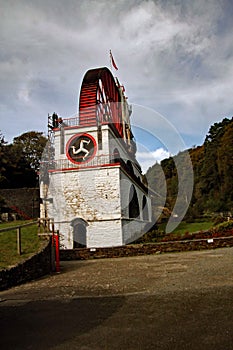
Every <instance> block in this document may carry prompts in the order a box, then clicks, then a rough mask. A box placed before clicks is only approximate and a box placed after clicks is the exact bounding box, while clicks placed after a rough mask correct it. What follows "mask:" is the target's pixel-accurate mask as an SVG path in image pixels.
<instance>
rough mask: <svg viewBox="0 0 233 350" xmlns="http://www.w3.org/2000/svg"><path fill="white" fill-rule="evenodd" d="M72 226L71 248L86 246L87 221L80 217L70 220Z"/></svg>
mask: <svg viewBox="0 0 233 350" xmlns="http://www.w3.org/2000/svg"><path fill="white" fill-rule="evenodd" d="M71 226H72V227H73V248H84V247H86V246H87V226H88V224H87V222H86V221H85V220H83V219H81V218H77V219H74V220H72V221H71Z"/></svg>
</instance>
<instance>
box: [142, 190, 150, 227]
mask: <svg viewBox="0 0 233 350" xmlns="http://www.w3.org/2000/svg"><path fill="white" fill-rule="evenodd" d="M142 216H143V220H145V221H149V210H148V203H147V199H146V196H143V199H142Z"/></svg>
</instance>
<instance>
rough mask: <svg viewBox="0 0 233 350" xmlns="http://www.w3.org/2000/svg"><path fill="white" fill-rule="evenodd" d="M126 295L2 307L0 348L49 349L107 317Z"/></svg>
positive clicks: (0, 308)
mask: <svg viewBox="0 0 233 350" xmlns="http://www.w3.org/2000/svg"><path fill="white" fill-rule="evenodd" d="M123 300H124V298H123V297H116V298H92V299H91V298H82V299H69V300H67V299H66V300H64V301H62V300H56V301H55V300H52V301H50V300H46V301H45V300H44V301H31V302H28V303H25V302H23V303H20V302H18V303H17V304H14V305H5V306H4V304H5V303H4V302H2V303H1V304H2V305H1V306H0V332H1V335H0V349H4V350H8V349H9V350H12V349H17V350H21V349H24V350H25V349H33V350H37V349H49V348H50V347H54V346H56V345H57V344H61V343H63V342H65V341H66V340H68V339H71V338H72V337H75V336H80V335H82V334H83V333H85V332H88V331H90V330H91V329H92V328H94V327H97V326H98V325H100V324H101V323H102V322H103V321H105V320H106V319H108V318H109V317H110V316H111V315H112V314H113V313H114V312H116V310H118V309H119V308H120V307H121V306H122V304H123Z"/></svg>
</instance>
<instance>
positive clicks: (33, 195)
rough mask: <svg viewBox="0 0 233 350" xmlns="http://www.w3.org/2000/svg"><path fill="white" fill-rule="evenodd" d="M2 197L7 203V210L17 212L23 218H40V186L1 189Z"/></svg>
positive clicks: (0, 194)
mask: <svg viewBox="0 0 233 350" xmlns="http://www.w3.org/2000/svg"><path fill="white" fill-rule="evenodd" d="M0 197H2V198H3V199H4V201H5V203H6V211H10V212H13V213H16V214H17V216H18V217H20V218H22V219H32V218H38V217H39V216H40V214H39V208H40V192H39V188H12V189H0ZM9 209H10V210H9ZM3 211H4V208H3Z"/></svg>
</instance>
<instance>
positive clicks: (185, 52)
mask: <svg viewBox="0 0 233 350" xmlns="http://www.w3.org/2000/svg"><path fill="white" fill-rule="evenodd" d="M0 11H1V21H0V41H1V52H0V77H1V86H0V91H1V93H0V122H1V123H0V130H1V132H2V134H3V135H4V136H5V139H6V140H7V141H8V142H11V141H12V139H13V137H15V136H18V135H20V134H22V133H23V132H26V131H30V130H36V131H44V132H46V128H47V115H48V113H53V112H54V111H55V112H57V113H58V114H59V115H60V116H63V117H69V116H71V115H73V114H75V113H76V112H77V106H78V96H79V90H80V84H81V82H82V78H83V76H84V74H85V72H86V71H87V70H88V69H90V68H94V67H101V66H108V67H109V49H111V50H112V52H113V55H114V58H115V61H116V63H117V65H118V68H119V70H118V71H117V72H116V75H117V76H118V78H119V80H120V81H121V82H122V83H123V84H124V85H125V88H126V93H127V95H128V97H129V101H130V102H131V103H132V104H133V105H136V109H137V106H140V108H142V109H143V110H144V112H143V113H141V114H140V115H139V114H138V115H136V116H135V119H134V116H133V117H132V124H134V123H135V129H134V130H135V136H136V139H137V141H138V142H139V144H140V145H141V146H140V152H141V154H142V153H143V152H144V149H145V151H146V149H149V151H150V152H151V154H153V155H154V156H155V157H157V158H158V159H159V158H160V157H161V154H163V156H164V153H163V152H165V151H166V152H167V154H168V153H170V154H171V153H173V151H174V149H172V147H171V149H169V140H167V138H168V135H169V138H174V139H177V140H178V139H179V140H178V141H177V147H178V148H179V145H180V138H181V139H182V140H183V142H184V144H185V146H186V147H191V146H193V145H200V144H202V143H203V141H204V137H205V135H206V133H207V132H208V129H209V127H210V125H211V124H213V123H214V122H217V121H220V120H222V119H223V118H224V117H230V116H232V114H233V104H232V92H233V40H232V38H233V19H232V18H233V2H232V1H231V0H206V1H203V0H195V1H193V0H158V1H156V0H148V1H146V0H125V1H124V0H118V1H114V2H113V1H107V0H98V1H96V0H40V1H37V0H30V1H29V0H0ZM114 74H115V72H114ZM140 108H139V109H140ZM146 111H149V112H148V114H150V117H148V116H147V112H146ZM136 114H137V113H136ZM152 114H153V116H152ZM157 116H159V119H160V120H163V122H162V123H163V124H164V125H165V128H164V130H165V131H164V134H163V131H162V129H161V128H160V127H158V125H157V124H156V120H157V119H156V118H157ZM160 126H161V125H160ZM143 128H146V131H143V130H142V129H143ZM167 128H168V129H169V130H173V132H171V133H169V132H168V133H167V131H166V130H167ZM156 140H160V141H161V142H162V143H161V142H157V141H156ZM166 152H165V153H166ZM139 158H140V155H139ZM144 158H146V156H145V153H144ZM148 158H149V157H147V160H148ZM153 162H154V161H153ZM147 165H149V163H148V164H147Z"/></svg>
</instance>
